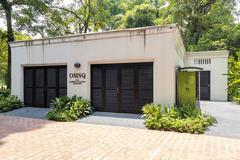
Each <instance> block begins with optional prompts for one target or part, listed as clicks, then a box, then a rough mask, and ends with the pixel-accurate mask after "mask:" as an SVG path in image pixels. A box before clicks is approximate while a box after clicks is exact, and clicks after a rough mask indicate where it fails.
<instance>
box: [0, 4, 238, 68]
mask: <svg viewBox="0 0 240 160" xmlns="http://www.w3.org/2000/svg"><path fill="white" fill-rule="evenodd" d="M64 2H66V0H1V1H0V18H2V19H5V21H6V22H7V23H6V28H7V32H3V31H1V34H2V33H4V34H6V39H7V41H13V40H15V36H16V33H24V34H28V35H30V36H32V37H36V36H37V37H39V36H40V37H52V36H62V35H69V34H82V33H86V32H95V31H108V30H114V29H124V28H134V27H143V26H152V25H163V24H169V23H178V24H179V26H180V29H181V32H182V35H183V40H184V43H185V46H186V49H187V51H200V50H201V51H203V50H222V49H227V50H230V52H231V53H232V54H233V55H236V53H237V52H239V51H240V24H239V23H236V19H235V18H234V13H237V11H236V9H235V6H236V2H235V1H234V0H177V1H176V0H72V3H69V4H67V5H64V4H65V3H64ZM238 12H239V11H238ZM13 22H14V23H13ZM14 33H15V35H14ZM1 43H2V42H1ZM3 46H4V47H3ZM1 47H2V48H5V50H6V45H5V44H1ZM3 53H4V54H5V51H2V50H1V54H2V55H4V54H3ZM10 56H11V54H10V51H8V58H7V59H8V63H6V64H9V66H10V64H11V61H10ZM1 61H2V63H5V62H6V58H4V59H1ZM4 66H6V65H4ZM8 72H10V70H9V69H8Z"/></svg>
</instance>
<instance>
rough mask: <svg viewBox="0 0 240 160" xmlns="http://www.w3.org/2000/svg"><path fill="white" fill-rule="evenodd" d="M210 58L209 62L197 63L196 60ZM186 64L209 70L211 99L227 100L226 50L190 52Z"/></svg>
mask: <svg viewBox="0 0 240 160" xmlns="http://www.w3.org/2000/svg"><path fill="white" fill-rule="evenodd" d="M201 59H211V64H197V61H198V60H201ZM187 65H188V66H191V67H192V66H195V67H201V68H203V69H204V70H206V71H210V72H211V75H210V76H211V77H210V85H211V87H210V93H211V94H210V99H211V100H212V101H227V76H226V75H224V74H227V69H228V52H227V51H212V52H211V51H210V52H207V51H206V52H191V53H189V54H188V64H187Z"/></svg>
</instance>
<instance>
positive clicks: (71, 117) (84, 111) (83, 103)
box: [48, 96, 93, 122]
mask: <svg viewBox="0 0 240 160" xmlns="http://www.w3.org/2000/svg"><path fill="white" fill-rule="evenodd" d="M92 111H93V108H92V107H91V105H90V102H89V101H87V100H84V99H83V98H81V97H77V96H73V97H71V98H70V97H67V96H64V97H60V98H56V99H55V100H53V102H52V103H51V110H50V111H49V112H48V119H50V120H55V121H63V122H66V121H75V120H77V119H79V118H82V117H85V116H87V115H89V114H91V112H92Z"/></svg>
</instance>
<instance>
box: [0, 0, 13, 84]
mask: <svg viewBox="0 0 240 160" xmlns="http://www.w3.org/2000/svg"><path fill="white" fill-rule="evenodd" d="M1 4H2V6H3V9H4V11H5V17H6V21H7V33H8V34H7V42H11V41H14V34H13V29H12V6H11V5H10V4H9V3H8V2H7V0H2V1H1ZM11 62H12V61H11V48H10V45H9V43H8V68H7V87H8V88H9V89H11Z"/></svg>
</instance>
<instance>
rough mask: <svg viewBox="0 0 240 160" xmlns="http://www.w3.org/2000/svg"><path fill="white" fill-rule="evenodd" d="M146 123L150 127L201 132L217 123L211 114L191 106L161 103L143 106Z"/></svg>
mask: <svg viewBox="0 0 240 160" xmlns="http://www.w3.org/2000/svg"><path fill="white" fill-rule="evenodd" d="M143 113H144V117H145V118H146V120H145V125H146V127H147V128H149V129H154V130H164V131H176V132H187V133H194V134H200V133H204V131H205V130H206V129H207V128H208V127H209V126H211V125H212V124H213V123H216V119H215V118H213V117H212V116H210V115H205V114H202V112H201V110H200V109H197V108H196V107H191V106H182V107H175V106H173V107H169V106H163V105H160V104H146V105H145V106H144V107H143Z"/></svg>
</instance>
